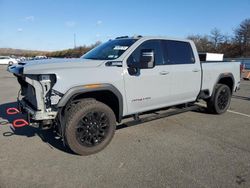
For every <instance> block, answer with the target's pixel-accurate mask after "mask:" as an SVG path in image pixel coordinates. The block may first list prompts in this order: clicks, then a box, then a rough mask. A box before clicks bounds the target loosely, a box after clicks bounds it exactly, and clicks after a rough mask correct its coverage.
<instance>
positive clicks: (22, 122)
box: [12, 119, 29, 128]
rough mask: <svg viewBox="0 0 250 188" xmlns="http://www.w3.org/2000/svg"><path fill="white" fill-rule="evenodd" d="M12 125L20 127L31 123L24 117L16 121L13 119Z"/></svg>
mask: <svg viewBox="0 0 250 188" xmlns="http://www.w3.org/2000/svg"><path fill="white" fill-rule="evenodd" d="M12 125H13V127H15V128H20V127H24V126H27V125H29V123H28V122H27V121H26V120H24V119H16V120H15V121H13V123H12Z"/></svg>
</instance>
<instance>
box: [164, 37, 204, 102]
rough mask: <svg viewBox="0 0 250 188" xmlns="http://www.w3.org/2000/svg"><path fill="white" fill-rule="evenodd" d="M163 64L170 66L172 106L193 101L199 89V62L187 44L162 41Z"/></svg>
mask: <svg viewBox="0 0 250 188" xmlns="http://www.w3.org/2000/svg"><path fill="white" fill-rule="evenodd" d="M162 49H163V55H164V62H165V64H168V65H169V66H171V73H170V74H171V78H172V79H171V83H170V86H171V98H172V101H173V103H174V104H181V103H185V102H191V101H195V100H196V97H197V96H198V94H199V92H200V87H201V67H200V62H197V61H195V57H194V54H193V50H192V47H191V45H190V43H189V42H182V41H174V40H162Z"/></svg>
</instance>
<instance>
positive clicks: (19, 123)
mask: <svg viewBox="0 0 250 188" xmlns="http://www.w3.org/2000/svg"><path fill="white" fill-rule="evenodd" d="M6 113H7V114H8V115H15V114H18V113H20V111H19V110H18V109H17V108H7V110H6ZM12 125H13V127H14V128H20V127H24V126H27V125H29V123H28V122H27V121H26V120H25V119H16V120H14V121H13V123H12Z"/></svg>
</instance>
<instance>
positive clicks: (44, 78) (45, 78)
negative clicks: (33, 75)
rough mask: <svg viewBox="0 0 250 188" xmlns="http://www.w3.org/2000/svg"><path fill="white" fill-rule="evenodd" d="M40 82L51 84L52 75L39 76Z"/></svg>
mask: <svg viewBox="0 0 250 188" xmlns="http://www.w3.org/2000/svg"><path fill="white" fill-rule="evenodd" d="M39 81H40V82H50V81H51V80H50V75H48V74H42V75H40V76H39Z"/></svg>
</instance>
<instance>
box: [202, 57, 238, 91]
mask: <svg viewBox="0 0 250 188" xmlns="http://www.w3.org/2000/svg"><path fill="white" fill-rule="evenodd" d="M201 66H202V69H203V75H202V90H209V91H210V95H211V94H212V91H213V87H214V86H215V83H216V82H217V80H218V79H219V77H220V75H221V74H222V75H227V74H228V75H230V74H232V73H233V74H234V78H240V69H239V67H240V62H226V61H225V62H222V61H220V62H211V61H203V62H202V63H201ZM238 82H240V80H234V88H233V90H235V89H236V86H237V84H238Z"/></svg>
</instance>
